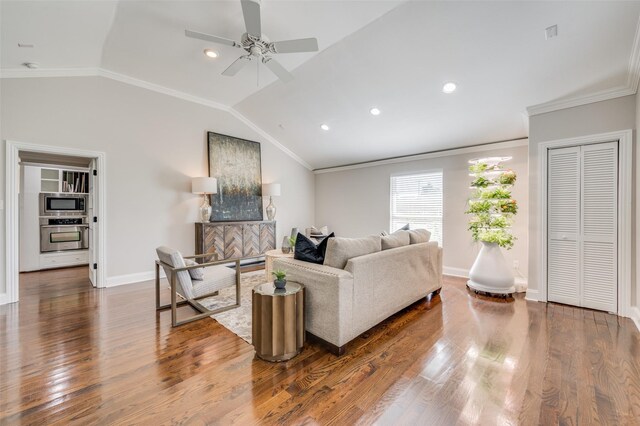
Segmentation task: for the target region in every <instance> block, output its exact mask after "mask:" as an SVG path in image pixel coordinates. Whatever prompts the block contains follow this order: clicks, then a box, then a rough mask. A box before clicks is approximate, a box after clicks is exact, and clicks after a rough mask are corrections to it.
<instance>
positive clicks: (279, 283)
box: [271, 269, 287, 289]
mask: <svg viewBox="0 0 640 426" xmlns="http://www.w3.org/2000/svg"><path fill="white" fill-rule="evenodd" d="M271 274H272V275H273V276H274V277H276V279H275V280H273V285H274V286H276V288H278V289H283V288H284V287H285V286H286V285H287V280H286V278H287V273H286V272H285V271H283V270H282V269H277V270H275V271H273V272H272V273H271Z"/></svg>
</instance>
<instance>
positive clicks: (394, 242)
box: [382, 229, 411, 250]
mask: <svg viewBox="0 0 640 426" xmlns="http://www.w3.org/2000/svg"><path fill="white" fill-rule="evenodd" d="M409 232H411V231H403V230H402V229H399V230H397V231H396V232H394V233H393V234H391V235H385V236H383V237H382V250H388V249H394V248H398V247H403V246H408V245H409V242H410V238H409Z"/></svg>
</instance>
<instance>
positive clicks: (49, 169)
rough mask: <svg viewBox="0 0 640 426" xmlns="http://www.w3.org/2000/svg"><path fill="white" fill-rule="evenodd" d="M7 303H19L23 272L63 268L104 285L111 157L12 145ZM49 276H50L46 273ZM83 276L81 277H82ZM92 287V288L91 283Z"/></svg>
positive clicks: (32, 276) (32, 273)
mask: <svg viewBox="0 0 640 426" xmlns="http://www.w3.org/2000/svg"><path fill="white" fill-rule="evenodd" d="M6 144H7V158H6V165H7V167H6V173H7V174H6V185H7V187H6V188H7V196H6V199H7V217H6V236H7V238H6V243H5V244H6V245H5V256H6V285H7V292H6V298H5V301H6V303H13V302H17V301H18V300H19V292H20V279H21V277H20V273H21V272H24V273H25V274H27V275H30V276H29V277H28V279H27V281H29V282H33V281H34V280H35V281H38V279H37V277H44V276H49V275H51V274H47V273H45V272H42V271H48V270H56V271H57V272H55V275H60V276H64V275H65V271H64V270H62V269H60V268H70V269H69V272H70V273H72V275H73V276H74V277H78V276H79V275H78V274H79V271H84V272H83V273H82V274H86V275H85V278H86V281H84V282H85V283H86V284H87V285H88V286H93V287H104V286H105V284H106V281H105V275H106V274H105V271H106V256H105V254H106V251H105V247H106V244H105V236H106V235H105V229H106V227H105V225H106V223H105V220H106V214H105V212H106V197H105V180H106V179H105V154H104V153H103V152H94V151H85V150H78V149H73V148H64V147H55V146H47V145H34V144H28V143H22V142H13V141H7V142H6ZM43 274H44V275H43ZM82 274H81V275H82ZM88 283H90V284H88Z"/></svg>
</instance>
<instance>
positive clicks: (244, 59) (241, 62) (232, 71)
mask: <svg viewBox="0 0 640 426" xmlns="http://www.w3.org/2000/svg"><path fill="white" fill-rule="evenodd" d="M249 62H251V56H249V55H247V56H240V57H239V58H238V59H236V60H235V61H233V63H232V64H231V65H229V66H228V67H227V69H226V70H224V71H222V75H226V76H229V77H232V76H234V75H236V74H237V73H238V71H240V70H241V69H242V67H244V66H245V65H247V64H248V63H249Z"/></svg>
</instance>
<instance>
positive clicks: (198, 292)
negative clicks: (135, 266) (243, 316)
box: [155, 246, 241, 327]
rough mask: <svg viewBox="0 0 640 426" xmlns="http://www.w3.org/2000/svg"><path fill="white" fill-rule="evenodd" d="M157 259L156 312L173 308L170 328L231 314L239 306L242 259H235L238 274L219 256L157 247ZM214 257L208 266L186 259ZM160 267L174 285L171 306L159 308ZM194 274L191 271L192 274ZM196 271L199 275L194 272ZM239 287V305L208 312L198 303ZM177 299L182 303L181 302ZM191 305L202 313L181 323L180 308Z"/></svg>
mask: <svg viewBox="0 0 640 426" xmlns="http://www.w3.org/2000/svg"><path fill="white" fill-rule="evenodd" d="M156 253H157V255H158V260H156V262H155V265H156V267H155V272H156V310H157V311H161V310H165V309H171V325H172V326H173V327H176V326H179V325H182V324H186V323H188V322H191V321H195V320H199V319H201V318H205V317H208V316H211V315H214V314H217V313H220V312H224V311H228V310H230V309H234V308H237V307H239V306H240V260H241V259H237V260H235V261H234V262H235V271H234V270H233V269H231V268H228V267H226V266H223V264H227V265H228V264H229V263H230V261H229V260H223V261H218V260H217V254H215V253H210V254H201V255H196V256H184V257H183V256H182V254H181V253H180V252H179V251H178V250H175V249H172V248H169V247H165V246H161V247H158V248H156ZM208 257H213V258H214V260H213V261H210V262H206V263H195V262H189V261H187V262H188V263H190V265H187V262H185V259H204V258H208ZM160 267H162V269H164V272H165V274H166V275H167V279H168V280H169V284H170V286H171V303H168V304H166V305H160ZM190 271H192V272H190ZM193 271H197V273H195V272H193ZM191 274H194V275H196V276H198V275H201V277H202V279H194V278H192V275H191ZM234 285H235V287H236V302H235V304H233V305H229V306H224V307H221V308H218V309H215V310H209V309H207V308H206V307H204V306H202V305H201V304H200V303H198V300H199V299H203V298H205V297H209V296H214V295H216V294H217V292H218V291H220V290H222V289H223V288H227V287H232V286H234ZM178 296H180V297H181V298H182V300H178ZM185 304H189V305H190V306H191V307H193V308H194V309H196V310H197V311H199V312H200V313H199V314H197V315H194V316H191V317H188V318H186V319H183V320H181V321H178V318H177V308H178V306H182V305H185Z"/></svg>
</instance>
